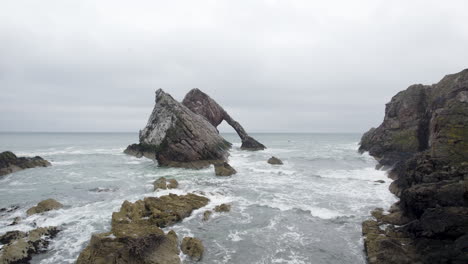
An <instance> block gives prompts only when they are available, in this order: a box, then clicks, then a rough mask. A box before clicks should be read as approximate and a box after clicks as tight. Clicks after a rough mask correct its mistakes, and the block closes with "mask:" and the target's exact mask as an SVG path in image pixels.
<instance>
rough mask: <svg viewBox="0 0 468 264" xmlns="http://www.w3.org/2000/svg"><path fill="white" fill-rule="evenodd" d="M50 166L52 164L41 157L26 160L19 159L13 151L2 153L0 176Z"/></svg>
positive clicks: (23, 158) (0, 156)
mask: <svg viewBox="0 0 468 264" xmlns="http://www.w3.org/2000/svg"><path fill="white" fill-rule="evenodd" d="M50 165H51V164H50V162H48V161H47V160H45V159H43V158H41V157H39V156H36V157H34V158H25V157H17V156H16V155H15V154H13V152H11V151H5V152H2V153H0V176H3V175H7V174H9V173H13V172H16V171H20V170H24V169H28V168H35V167H48V166H50Z"/></svg>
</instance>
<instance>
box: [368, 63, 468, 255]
mask: <svg viewBox="0 0 468 264" xmlns="http://www.w3.org/2000/svg"><path fill="white" fill-rule="evenodd" d="M360 151H361V152H363V151H368V152H369V154H370V155H372V156H374V157H375V158H376V159H377V160H378V161H379V164H380V165H381V166H388V167H389V168H391V170H390V171H389V177H390V178H392V179H393V180H394V181H393V182H392V184H391V185H390V191H391V192H393V193H394V194H395V195H397V196H398V197H399V198H400V201H399V202H397V203H396V204H395V205H393V206H392V207H391V208H390V210H389V212H388V213H386V212H378V211H374V212H373V216H374V218H375V219H374V220H368V221H365V222H364V223H363V234H364V237H365V239H364V245H365V249H366V252H367V256H368V260H369V262H370V263H380V264H383V263H468V69H466V70H463V71H462V72H460V73H457V74H451V75H447V76H445V77H444V78H443V79H442V80H441V81H440V82H439V83H437V84H434V85H421V84H418V85H412V86H410V87H409V88H408V89H407V90H405V91H402V92H400V93H398V94H397V95H396V96H394V97H393V98H392V100H391V101H390V103H388V104H387V105H386V109H385V118H384V121H383V123H382V124H381V125H380V126H379V127H378V128H372V129H371V130H370V131H369V132H367V133H365V134H364V135H363V137H362V140H361V146H360Z"/></svg>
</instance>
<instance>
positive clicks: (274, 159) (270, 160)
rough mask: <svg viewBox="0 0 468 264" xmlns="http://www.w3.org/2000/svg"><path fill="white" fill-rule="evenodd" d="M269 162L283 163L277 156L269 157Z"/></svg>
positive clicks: (272, 163) (274, 163) (273, 163)
mask: <svg viewBox="0 0 468 264" xmlns="http://www.w3.org/2000/svg"><path fill="white" fill-rule="evenodd" d="M268 163H270V164H271V165H283V162H282V161H281V160H280V159H278V158H277V157H271V158H269V159H268Z"/></svg>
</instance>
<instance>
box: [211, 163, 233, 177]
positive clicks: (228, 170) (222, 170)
mask: <svg viewBox="0 0 468 264" xmlns="http://www.w3.org/2000/svg"><path fill="white" fill-rule="evenodd" d="M214 167H215V174H216V176H231V175H233V174H236V173H237V171H236V170H235V169H234V168H233V167H231V165H229V164H228V163H227V162H223V163H216V164H215V165H214Z"/></svg>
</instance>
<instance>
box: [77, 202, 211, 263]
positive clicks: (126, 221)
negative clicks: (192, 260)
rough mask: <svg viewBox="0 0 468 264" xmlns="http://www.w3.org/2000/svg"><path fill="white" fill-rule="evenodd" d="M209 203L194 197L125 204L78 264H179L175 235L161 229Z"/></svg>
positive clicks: (85, 250)
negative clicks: (108, 228) (107, 230)
mask: <svg viewBox="0 0 468 264" xmlns="http://www.w3.org/2000/svg"><path fill="white" fill-rule="evenodd" d="M208 201H209V199H208V198H206V197H202V196H198V195H195V194H187V195H175V194H169V195H164V196H161V197H159V198H156V197H146V198H144V199H143V200H138V201H136V202H135V203H130V202H128V201H125V202H124V203H123V204H122V207H121V208H120V211H119V212H115V213H113V214H112V223H111V231H110V232H107V233H102V234H96V235H93V236H92V238H91V242H90V243H89V245H88V246H87V247H86V248H85V249H84V250H83V251H82V252H81V254H80V256H79V257H78V260H77V264H85V263H86V264H100V263H116V264H117V263H148V264H149V263H168V264H178V263H180V258H179V249H178V246H177V235H176V234H175V232H174V231H169V232H168V233H167V234H164V231H163V230H162V229H161V228H163V227H167V226H169V225H172V224H175V223H177V222H180V221H182V219H184V218H185V217H188V216H190V214H191V213H192V211H193V210H195V209H199V208H201V207H203V206H205V205H206V204H208Z"/></svg>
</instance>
